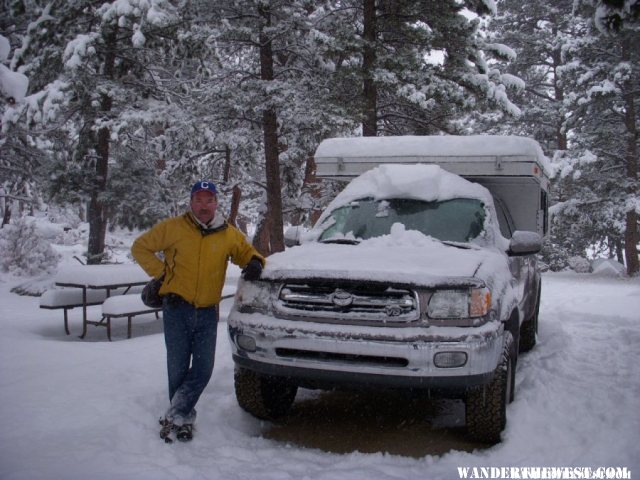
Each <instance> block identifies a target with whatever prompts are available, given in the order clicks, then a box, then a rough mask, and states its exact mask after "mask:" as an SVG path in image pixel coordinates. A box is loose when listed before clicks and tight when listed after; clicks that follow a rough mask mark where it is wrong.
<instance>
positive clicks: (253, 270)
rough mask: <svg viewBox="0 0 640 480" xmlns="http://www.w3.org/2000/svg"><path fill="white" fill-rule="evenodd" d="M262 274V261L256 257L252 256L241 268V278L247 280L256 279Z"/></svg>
mask: <svg viewBox="0 0 640 480" xmlns="http://www.w3.org/2000/svg"><path fill="white" fill-rule="evenodd" d="M261 274H262V262H261V261H260V259H259V258H258V257H252V258H251V260H250V261H249V263H248V264H247V266H246V267H244V269H243V270H242V278H244V279H245V280H249V281H254V280H258V279H259V278H260V275H261Z"/></svg>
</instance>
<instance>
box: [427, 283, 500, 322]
mask: <svg viewBox="0 0 640 480" xmlns="http://www.w3.org/2000/svg"><path fill="white" fill-rule="evenodd" d="M490 308H491V292H490V291H489V289H487V288H465V289H456V290H436V291H435V292H434V293H433V294H432V295H431V298H430V299H429V305H428V306H427V315H428V316H429V317H430V318H470V317H482V316H484V315H486V314H487V313H488V312H489V309H490Z"/></svg>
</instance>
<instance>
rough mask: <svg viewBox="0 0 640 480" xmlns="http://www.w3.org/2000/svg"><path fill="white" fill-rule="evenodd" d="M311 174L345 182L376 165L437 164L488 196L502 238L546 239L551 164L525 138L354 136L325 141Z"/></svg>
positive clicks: (486, 136) (317, 153)
mask: <svg viewBox="0 0 640 480" xmlns="http://www.w3.org/2000/svg"><path fill="white" fill-rule="evenodd" d="M315 161H316V175H317V176H318V177H321V178H328V179H334V180H344V181H349V180H351V179H353V178H354V177H356V176H358V175H360V174H362V173H364V172H366V171H367V170H370V169H372V168H374V167H376V166H378V165H380V164H385V163H387V164H388V163H404V164H415V163H425V164H436V165H439V166H440V167H441V168H443V169H445V170H447V171H449V172H451V173H455V174H457V175H460V176H461V177H463V178H465V179H467V180H470V181H473V182H477V183H479V184H481V185H483V186H484V187H486V188H487V189H488V190H489V191H490V192H491V194H492V195H493V197H494V199H495V202H496V204H497V205H496V206H497V207H500V206H502V207H503V208H498V211H499V214H500V215H502V214H503V213H501V211H502V212H504V215H505V218H501V219H500V220H501V221H500V224H501V228H502V229H503V235H505V236H506V237H507V238H508V237H510V234H511V233H513V231H515V230H529V231H534V232H537V233H539V234H540V235H542V236H545V235H546V233H547V228H548V225H547V223H548V219H547V192H548V189H549V176H550V170H551V168H550V163H549V160H548V159H547V158H546V157H545V155H544V153H543V152H542V149H541V148H540V145H539V144H538V143H537V142H536V141H535V140H532V139H530V138H526V137H516V136H498V135H474V136H453V135H451V136H400V137H354V138H331V139H327V140H324V141H323V142H322V143H321V144H320V145H319V146H318V149H317V151H316V155H315Z"/></svg>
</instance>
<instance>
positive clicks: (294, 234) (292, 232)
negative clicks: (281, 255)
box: [284, 225, 303, 247]
mask: <svg viewBox="0 0 640 480" xmlns="http://www.w3.org/2000/svg"><path fill="white" fill-rule="evenodd" d="M302 231H303V227H302V225H295V226H293V227H289V228H287V229H286V230H285V231H284V245H285V246H286V247H295V246H296V245H300V235H301V234H302Z"/></svg>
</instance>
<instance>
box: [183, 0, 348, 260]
mask: <svg viewBox="0 0 640 480" xmlns="http://www.w3.org/2000/svg"><path fill="white" fill-rule="evenodd" d="M191 9H192V10H191V14H190V15H191V18H192V22H191V26H190V27H189V33H188V34H185V35H188V36H189V37H190V44H191V46H192V48H194V49H199V51H200V52H201V54H202V55H203V57H202V59H203V67H204V68H206V70H207V77H206V78H204V77H203V78H202V80H201V81H202V84H201V88H200V91H199V92H194V94H195V95H196V96H198V98H199V99H200V100H199V102H198V103H199V104H200V105H202V109H206V110H208V112H207V113H206V114H205V115H204V116H203V119H206V123H207V124H208V125H209V126H210V127H211V134H212V137H214V138H215V141H216V143H217V144H218V145H219V146H220V147H221V148H229V149H230V151H231V156H232V159H233V161H234V162H235V163H236V165H237V166H236V167H234V169H233V171H236V172H237V171H239V173H236V174H235V175H236V181H242V175H243V173H244V172H243V170H246V171H247V172H248V173H251V174H252V175H253V176H254V179H253V183H252V186H253V185H256V183H255V182H256V181H257V184H258V185H260V184H261V185H262V186H263V187H264V189H265V190H266V202H267V208H263V209H261V211H262V212H264V214H265V217H264V218H262V219H261V220H260V221H259V225H258V232H257V234H256V236H255V238H254V243H256V245H257V246H258V247H259V249H260V250H261V251H262V252H263V253H266V254H268V253H271V252H276V251H279V250H282V249H283V248H284V243H283V236H282V235H283V212H286V211H287V210H288V209H290V208H291V205H293V204H295V202H296V199H297V198H298V197H299V194H300V188H301V186H302V181H303V179H304V172H305V163H306V161H307V160H308V159H309V157H310V155H311V154H312V152H313V151H314V149H315V146H316V145H317V143H318V141H319V140H320V139H321V138H323V137H324V136H327V135H328V134H329V133H330V132H331V131H333V132H337V131H339V129H340V128H341V127H340V126H341V125H343V124H345V120H343V115H341V114H340V113H341V112H342V109H341V108H339V107H336V106H335V105H336V104H332V103H331V102H330V99H331V97H330V94H331V91H332V89H331V81H332V77H331V66H330V65H327V64H326V62H325V61H324V59H323V57H322V53H323V48H325V47H324V46H323V39H324V38H325V37H324V35H325V34H324V32H323V31H322V28H323V27H322V22H323V19H324V18H325V17H326V11H325V9H324V4H323V2H308V1H297V2H296V1H284V0H274V1H268V2H265V1H255V0H235V1H232V0H229V1H219V2H215V4H211V2H199V1H194V2H191ZM260 170H262V172H263V173H262V175H264V178H265V181H264V182H262V181H260V177H261V176H262V175H260V176H258V174H259V173H260ZM245 178H246V177H245ZM283 197H284V199H283Z"/></svg>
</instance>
